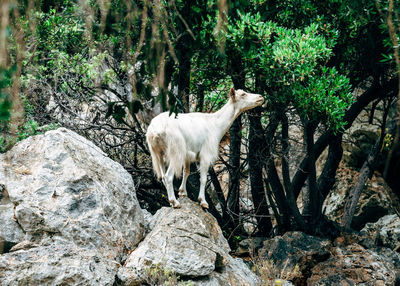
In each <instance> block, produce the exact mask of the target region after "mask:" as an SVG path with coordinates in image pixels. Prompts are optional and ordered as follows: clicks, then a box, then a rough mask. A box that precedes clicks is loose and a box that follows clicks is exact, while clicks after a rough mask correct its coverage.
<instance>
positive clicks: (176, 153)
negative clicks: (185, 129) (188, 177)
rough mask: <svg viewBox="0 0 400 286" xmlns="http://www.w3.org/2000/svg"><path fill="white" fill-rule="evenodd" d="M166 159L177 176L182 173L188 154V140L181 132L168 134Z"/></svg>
mask: <svg viewBox="0 0 400 286" xmlns="http://www.w3.org/2000/svg"><path fill="white" fill-rule="evenodd" d="M166 139H167V150H166V153H167V154H166V159H167V164H168V167H169V168H172V169H173V170H174V174H175V176H176V177H177V178H179V177H180V176H181V175H182V170H183V166H184V164H185V156H186V141H185V139H184V138H183V136H182V134H180V133H173V134H167V137H166Z"/></svg>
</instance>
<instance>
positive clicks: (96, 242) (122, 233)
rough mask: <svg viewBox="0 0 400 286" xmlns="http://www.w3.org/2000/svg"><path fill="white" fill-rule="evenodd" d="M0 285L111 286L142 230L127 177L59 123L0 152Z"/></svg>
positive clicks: (133, 194)
mask: <svg viewBox="0 0 400 286" xmlns="http://www.w3.org/2000/svg"><path fill="white" fill-rule="evenodd" d="M0 186H1V188H0V189H1V198H0V237H1V239H2V240H3V241H4V242H5V243H3V244H4V245H8V246H11V247H3V248H4V249H3V252H4V251H5V253H3V254H2V255H0V284H1V285H61V284H63V285H76V284H80V285H112V284H113V282H114V280H115V276H116V273H117V270H118V266H119V263H120V261H121V259H122V258H123V257H124V255H125V254H124V251H126V250H128V249H132V248H133V247H134V246H135V245H136V244H137V243H138V242H139V241H140V240H141V239H142V238H143V232H144V226H143V224H144V223H143V214H142V210H141V209H140V207H139V204H138V201H137V199H136V195H135V189H134V184H133V181H132V178H131V176H130V175H129V174H128V173H127V172H126V171H125V170H124V169H123V167H122V166H121V165H119V164H118V163H116V162H114V161H112V160H111V159H109V158H108V157H107V156H106V155H105V154H104V153H103V152H102V151H101V150H100V149H99V148H97V147H96V146H94V145H93V144H92V143H91V142H89V141H87V140H86V139H84V138H83V137H81V136H79V135H77V134H76V133H74V132H71V131H69V130H67V129H64V128H60V129H58V130H55V131H49V132H47V133H46V134H44V135H38V136H33V137H30V138H28V139H26V140H24V141H21V142H19V143H18V144H16V145H15V146H14V147H13V148H12V149H11V150H10V151H8V152H7V153H5V154H1V155H0Z"/></svg>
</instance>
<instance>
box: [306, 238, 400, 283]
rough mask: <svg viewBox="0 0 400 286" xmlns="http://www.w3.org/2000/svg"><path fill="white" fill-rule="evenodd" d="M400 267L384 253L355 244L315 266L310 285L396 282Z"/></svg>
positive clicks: (339, 250)
mask: <svg viewBox="0 0 400 286" xmlns="http://www.w3.org/2000/svg"><path fill="white" fill-rule="evenodd" d="M393 253H394V252H393ZM394 254H396V253H394ZM398 269H399V268H397V267H396V266H395V265H394V264H393V263H392V262H391V260H390V258H387V257H385V256H384V255H382V253H381V254H378V253H376V252H374V251H372V250H369V249H364V248H363V247H362V246H360V245H357V244H352V245H349V246H346V247H344V248H339V247H336V248H335V249H334V251H333V256H332V257H331V258H329V259H328V260H326V261H324V262H321V263H319V264H318V265H317V266H315V267H314V268H313V269H312V270H311V277H310V278H309V279H308V280H307V285H338V286H339V285H371V286H372V285H395V281H396V277H397V275H398Z"/></svg>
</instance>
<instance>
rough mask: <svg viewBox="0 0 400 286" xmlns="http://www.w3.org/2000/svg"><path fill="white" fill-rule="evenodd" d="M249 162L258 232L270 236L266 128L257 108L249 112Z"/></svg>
mask: <svg viewBox="0 0 400 286" xmlns="http://www.w3.org/2000/svg"><path fill="white" fill-rule="evenodd" d="M249 121H250V131H249V153H248V156H247V159H248V162H249V173H250V188H251V195H252V198H253V204H254V214H255V216H256V220H257V227H258V234H259V235H261V236H269V234H270V232H271V230H272V224H271V219H270V217H269V212H268V205H267V202H266V196H265V192H264V182H263V175H262V167H263V164H264V160H263V158H264V154H265V152H264V148H265V145H264V144H263V143H264V136H263V134H264V130H263V128H262V125H261V110H260V108H255V109H253V110H252V111H250V112H249Z"/></svg>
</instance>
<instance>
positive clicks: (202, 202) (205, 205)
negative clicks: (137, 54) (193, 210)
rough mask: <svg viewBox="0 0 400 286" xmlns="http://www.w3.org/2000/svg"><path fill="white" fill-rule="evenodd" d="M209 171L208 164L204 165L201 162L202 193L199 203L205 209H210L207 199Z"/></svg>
mask: <svg viewBox="0 0 400 286" xmlns="http://www.w3.org/2000/svg"><path fill="white" fill-rule="evenodd" d="M207 171H208V164H207V165H206V164H202V162H200V191H199V197H198V199H197V200H198V201H199V203H200V206H201V207H202V208H204V209H208V203H207V201H206V197H205V189H206V182H207Z"/></svg>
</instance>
